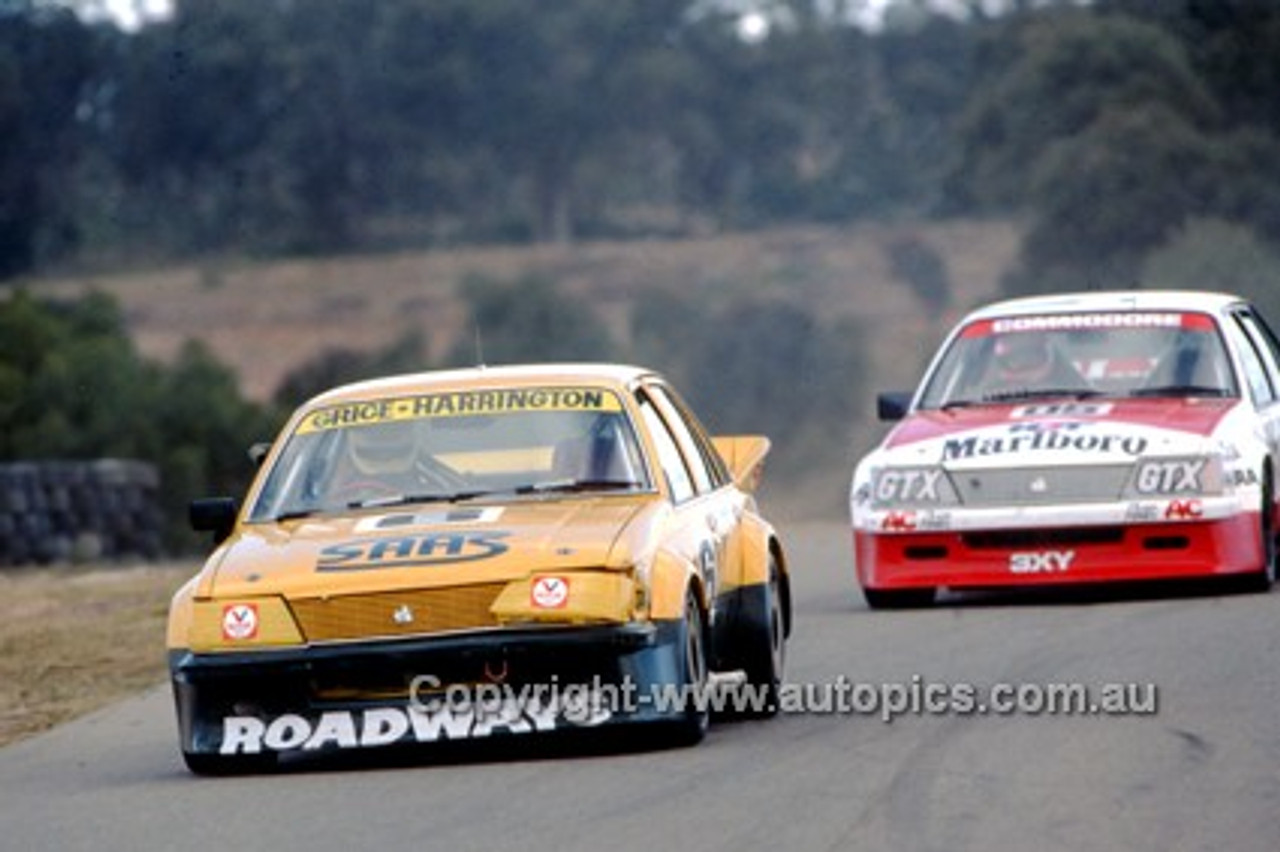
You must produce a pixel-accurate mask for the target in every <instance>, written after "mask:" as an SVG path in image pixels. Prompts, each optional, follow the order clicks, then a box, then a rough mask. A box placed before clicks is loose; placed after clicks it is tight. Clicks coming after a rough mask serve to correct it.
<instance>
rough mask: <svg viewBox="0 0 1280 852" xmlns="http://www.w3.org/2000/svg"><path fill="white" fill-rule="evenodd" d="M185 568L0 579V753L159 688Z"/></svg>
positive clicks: (29, 572)
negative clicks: (170, 616)
mask: <svg viewBox="0 0 1280 852" xmlns="http://www.w3.org/2000/svg"><path fill="white" fill-rule="evenodd" d="M195 571H196V566H195V565H192V564H186V563H184V564H166V565H147V566H139V567H116V568H94V569H84V568H44V569H38V570H37V569H23V570H10V571H4V572H0V746H3V745H5V744H7V743H11V742H14V741H15V740H18V739H21V738H23V737H26V736H30V735H31V734H34V733H37V732H39V731H43V730H45V729H47V728H51V727H53V726H54V725H57V724H60V723H62V722H65V721H67V720H69V719H73V718H75V717H76V716H80V715H83V714H85V713H88V712H90V711H92V710H96V709H98V708H99V707H103V706H105V705H107V704H110V703H111V702H113V701H116V700H119V699H121V698H124V697H127V696H129V695H133V694H136V693H137V692H138V691H140V690H142V689H145V688H147V687H149V686H153V685H155V684H157V683H160V682H162V681H163V680H164V677H165V673H166V669H165V656H164V653H165V649H164V632H165V617H166V614H167V611H168V605H169V598H170V597H171V596H172V595H173V593H174V591H175V590H177V588H178V587H179V586H180V585H182V583H183V582H184V581H185V580H186V578H187V577H189V576H191V575H192V574H194V573H195Z"/></svg>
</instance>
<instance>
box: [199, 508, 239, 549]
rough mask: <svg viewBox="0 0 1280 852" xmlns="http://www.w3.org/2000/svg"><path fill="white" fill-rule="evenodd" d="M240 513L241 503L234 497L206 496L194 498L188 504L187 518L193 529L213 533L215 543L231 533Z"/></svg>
mask: <svg viewBox="0 0 1280 852" xmlns="http://www.w3.org/2000/svg"><path fill="white" fill-rule="evenodd" d="M239 513H240V504H239V503H238V502H237V501H236V499H235V498H234V497H204V498H201V499H199V500H192V501H191V503H190V505H188V506H187V520H188V521H189V522H190V524H191V529H193V530H195V531H196V532H211V533H213V542H214V544H218V543H220V542H222V541H223V540H224V539H226V537H227V536H229V535H231V531H232V530H233V529H235V526H236V515H238V514H239Z"/></svg>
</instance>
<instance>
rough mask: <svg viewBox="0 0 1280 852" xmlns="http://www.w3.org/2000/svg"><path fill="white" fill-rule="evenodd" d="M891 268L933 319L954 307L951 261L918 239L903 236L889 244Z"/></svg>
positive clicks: (894, 275) (894, 274) (895, 276)
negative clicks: (948, 265) (948, 262)
mask: <svg viewBox="0 0 1280 852" xmlns="http://www.w3.org/2000/svg"><path fill="white" fill-rule="evenodd" d="M888 253H889V268H890V270H892V272H893V277H894V278H897V279H898V280H899V281H903V282H905V283H906V284H907V286H909V287H910V288H911V292H912V293H914V294H915V296H916V298H917V299H918V300H919V301H920V303H921V305H923V306H924V309H925V313H926V315H927V316H929V317H930V318H932V319H937V318H938V317H940V316H942V314H943V312H944V311H945V310H946V309H947V308H949V307H950V306H951V278H950V276H949V275H948V274H947V261H946V259H945V258H944V257H943V256H942V255H940V254H938V252H937V251H935V250H934V249H933V248H932V247H931V246H930V245H929V244H928V243H926V242H924V241H923V240H921V239H919V238H918V237H902V238H899V239H895V240H893V242H891V243H890V244H889V248H888Z"/></svg>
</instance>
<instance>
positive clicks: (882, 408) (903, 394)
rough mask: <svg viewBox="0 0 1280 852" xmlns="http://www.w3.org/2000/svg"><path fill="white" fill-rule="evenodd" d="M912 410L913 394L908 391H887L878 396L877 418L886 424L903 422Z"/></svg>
mask: <svg viewBox="0 0 1280 852" xmlns="http://www.w3.org/2000/svg"><path fill="white" fill-rule="evenodd" d="M910 408H911V394H910V393H908V392H907V391H885V392H884V393H881V394H878V395H877V396H876V417H878V418H879V419H880V420H881V421H884V422H892V421H894V420H901V419H902V418H904V417H906V416H907V411H908V409H910Z"/></svg>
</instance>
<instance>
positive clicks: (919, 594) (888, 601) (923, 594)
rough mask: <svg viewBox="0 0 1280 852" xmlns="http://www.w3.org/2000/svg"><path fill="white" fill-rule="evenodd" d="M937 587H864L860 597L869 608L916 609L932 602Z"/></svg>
mask: <svg viewBox="0 0 1280 852" xmlns="http://www.w3.org/2000/svg"><path fill="white" fill-rule="evenodd" d="M937 591H938V590H937V589H866V588H864V589H863V590H862V597H864V598H865V599H866V601H867V606H868V607H870V608H871V609H918V608H920V607H926V606H930V605H932V604H933V600H934V598H935V597H936V596H937Z"/></svg>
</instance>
